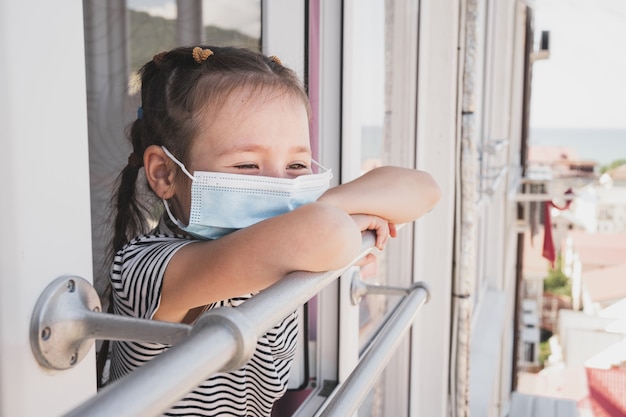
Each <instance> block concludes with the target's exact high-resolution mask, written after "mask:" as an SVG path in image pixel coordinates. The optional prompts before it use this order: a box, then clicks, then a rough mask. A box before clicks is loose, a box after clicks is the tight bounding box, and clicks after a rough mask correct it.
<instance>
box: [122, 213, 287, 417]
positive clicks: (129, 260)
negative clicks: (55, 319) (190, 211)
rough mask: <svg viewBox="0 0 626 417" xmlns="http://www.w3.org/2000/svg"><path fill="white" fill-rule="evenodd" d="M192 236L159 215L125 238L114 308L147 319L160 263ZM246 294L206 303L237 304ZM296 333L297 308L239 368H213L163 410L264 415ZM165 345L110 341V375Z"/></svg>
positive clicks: (282, 381) (154, 304) (282, 385)
mask: <svg viewBox="0 0 626 417" xmlns="http://www.w3.org/2000/svg"><path fill="white" fill-rule="evenodd" d="M191 242H193V240H191V239H189V238H187V237H184V236H180V235H175V234H174V233H172V232H171V231H170V230H169V229H168V228H167V226H166V225H165V224H164V222H163V221H162V222H161V223H160V225H159V226H158V227H157V229H155V230H154V231H153V232H151V233H149V234H146V235H142V236H139V237H137V238H135V239H133V240H132V241H131V242H129V243H128V244H127V245H126V246H125V247H124V248H122V249H121V250H120V251H119V252H118V253H117V254H116V256H115V260H114V262H113V266H112V268H111V284H112V289H113V298H114V311H115V314H119V315H122V316H129V317H138V318H145V319H151V318H152V317H153V316H154V314H155V312H156V311H157V309H158V307H159V302H160V299H161V288H162V284H163V275H164V272H165V268H166V266H167V264H168V262H169V261H170V259H172V256H173V255H174V254H175V253H176V251H177V250H178V249H180V248H182V247H183V246H185V245H187V244H189V243H191ZM250 297H251V295H247V296H242V297H237V298H232V299H228V300H224V301H220V302H217V303H213V304H210V305H209V306H208V308H209V309H213V308H218V307H236V306H238V305H240V304H241V303H243V302H244V301H245V300H247V299H248V298H250ZM297 338H298V327H297V317H296V313H292V314H291V315H290V316H288V317H286V318H285V319H283V320H282V321H281V322H280V323H279V324H278V325H276V326H275V327H273V328H272V329H270V330H269V331H268V332H267V333H266V334H265V335H264V336H263V337H261V338H260V339H259V340H258V342H257V347H256V351H255V353H254V356H253V357H252V359H251V360H250V361H249V362H248V363H247V364H246V365H244V366H243V367H242V368H240V369H238V370H236V371H231V372H223V373H217V374H214V375H213V376H211V377H210V378H208V379H207V380H206V381H204V382H203V383H202V384H200V385H199V386H198V387H196V389H194V390H193V391H192V392H190V393H189V394H187V396H185V397H184V398H183V399H182V400H180V401H179V402H177V403H176V404H174V405H173V406H172V407H171V408H170V409H169V410H167V411H166V412H165V414H164V415H165V416H237V417H241V416H255V417H256V416H269V415H270V414H271V410H272V405H273V404H274V402H275V401H276V400H278V399H279V398H280V397H282V395H283V394H284V393H285V390H286V387H287V383H288V379H289V369H290V366H291V361H292V359H293V356H294V352H295V348H296V342H297ZM168 348H169V345H164V344H159V343H145V342H141V343H139V342H120V341H114V342H112V344H111V365H110V366H111V367H110V381H115V380H118V379H120V378H122V377H123V376H124V375H126V374H127V373H129V372H131V371H132V370H133V369H136V368H138V367H140V366H141V365H142V364H144V363H146V362H147V361H149V360H151V359H153V358H154V357H156V356H158V355H159V354H161V353H162V352H164V351H166V350H167V349H168Z"/></svg>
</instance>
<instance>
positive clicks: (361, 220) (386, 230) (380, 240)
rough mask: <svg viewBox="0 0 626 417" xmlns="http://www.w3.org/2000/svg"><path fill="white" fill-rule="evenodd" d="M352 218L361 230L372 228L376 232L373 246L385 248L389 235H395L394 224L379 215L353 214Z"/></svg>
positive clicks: (380, 248)
mask: <svg viewBox="0 0 626 417" xmlns="http://www.w3.org/2000/svg"><path fill="white" fill-rule="evenodd" d="M352 219H353V220H354V221H355V222H356V224H357V225H358V226H359V229H360V230H361V231H362V232H364V231H366V230H372V231H374V232H375V233H376V242H375V246H376V248H377V249H379V250H383V249H384V248H385V245H386V244H387V241H388V240H389V237H390V236H391V237H396V234H397V232H396V225H395V224H393V223H389V222H388V221H387V220H385V219H383V218H381V217H378V216H372V215H369V214H353V215H352Z"/></svg>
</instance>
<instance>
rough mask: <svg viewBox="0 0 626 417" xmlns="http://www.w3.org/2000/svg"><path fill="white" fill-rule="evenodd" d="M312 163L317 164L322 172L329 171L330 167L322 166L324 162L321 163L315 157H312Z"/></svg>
mask: <svg viewBox="0 0 626 417" xmlns="http://www.w3.org/2000/svg"><path fill="white" fill-rule="evenodd" d="M311 163H312V164H313V165H315V166H316V167H317V169H318V170H319V171H320V172H326V171H329V169H328V168H326V167H324V166H322V164H320V163H319V162H317V161H316V160H315V159H311Z"/></svg>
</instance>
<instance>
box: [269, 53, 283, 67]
mask: <svg viewBox="0 0 626 417" xmlns="http://www.w3.org/2000/svg"><path fill="white" fill-rule="evenodd" d="M269 58H270V60H271V61H273V62H274V63H276V64H278V65H280V66H281V67H282V66H283V61H281V60H280V58H279V57H277V56H276V55H272V56H271V57H269Z"/></svg>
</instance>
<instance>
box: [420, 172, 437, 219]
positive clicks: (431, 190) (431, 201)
mask: <svg viewBox="0 0 626 417" xmlns="http://www.w3.org/2000/svg"><path fill="white" fill-rule="evenodd" d="M423 174H424V175H425V176H426V179H425V180H424V190H425V193H424V194H425V196H426V200H427V204H428V210H427V211H430V210H431V209H432V208H433V207H435V205H437V203H438V202H439V200H441V188H439V184H438V183H437V181H435V179H434V178H433V177H432V175H430V174H428V173H426V172H424V173H423Z"/></svg>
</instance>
